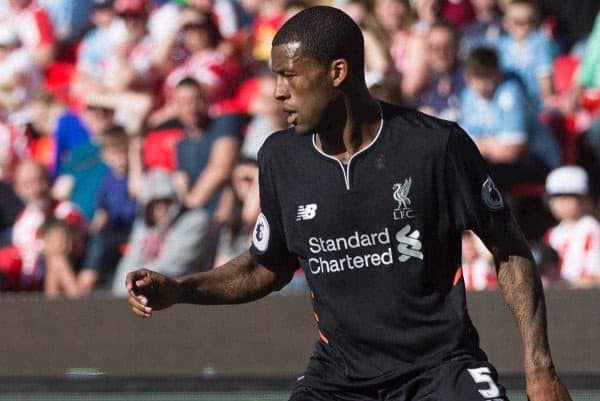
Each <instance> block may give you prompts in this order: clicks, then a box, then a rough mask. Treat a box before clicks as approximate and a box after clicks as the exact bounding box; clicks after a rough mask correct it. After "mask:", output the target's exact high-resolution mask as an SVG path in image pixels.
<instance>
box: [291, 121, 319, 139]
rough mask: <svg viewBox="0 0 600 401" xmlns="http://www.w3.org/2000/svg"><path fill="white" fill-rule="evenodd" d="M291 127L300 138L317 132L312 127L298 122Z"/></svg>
mask: <svg viewBox="0 0 600 401" xmlns="http://www.w3.org/2000/svg"><path fill="white" fill-rule="evenodd" d="M291 127H292V128H293V129H294V132H295V133H296V134H297V135H300V136H305V135H310V134H312V133H313V132H315V129H314V128H313V127H312V126H308V125H306V124H302V123H298V122H296V123H294V124H292V125H291Z"/></svg>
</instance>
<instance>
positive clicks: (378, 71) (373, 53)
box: [344, 0, 392, 87]
mask: <svg viewBox="0 0 600 401" xmlns="http://www.w3.org/2000/svg"><path fill="white" fill-rule="evenodd" d="M344 11H345V12H346V13H347V14H348V15H350V16H351V17H352V19H353V20H354V22H356V24H357V25H358V26H359V27H360V29H361V31H362V33H363V37H364V40H365V79H366V80H367V87H371V86H373V85H375V84H377V83H378V82H381V81H383V80H384V78H385V77H386V75H387V74H388V72H389V70H390V68H391V64H392V61H391V57H390V54H389V51H388V49H386V43H385V34H384V32H383V31H382V30H381V29H380V28H379V27H378V26H377V25H376V21H375V20H374V18H372V17H370V13H371V8H370V7H369V4H368V3H366V2H365V1H363V0H356V1H350V2H348V4H347V5H346V8H345V10H344Z"/></svg>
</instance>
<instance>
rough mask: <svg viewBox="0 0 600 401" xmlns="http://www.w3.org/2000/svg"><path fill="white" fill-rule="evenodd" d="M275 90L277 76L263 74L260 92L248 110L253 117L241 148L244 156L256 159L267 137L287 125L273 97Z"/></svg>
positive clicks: (284, 116) (283, 114) (260, 80)
mask: <svg viewBox="0 0 600 401" xmlns="http://www.w3.org/2000/svg"><path fill="white" fill-rule="evenodd" d="M274 90H275V77H273V75H272V74H270V73H269V74H264V75H262V76H261V77H260V79H259V88H258V93H257V94H256V95H255V96H254V98H253V99H252V100H251V102H250V106H249V110H248V111H249V113H250V114H251V115H252V116H253V117H252V119H251V120H250V122H249V123H248V128H247V129H246V136H245V137H244V142H243V144H242V148H241V154H242V155H243V156H244V157H247V158H250V159H256V158H257V155H258V150H259V149H260V147H261V146H262V144H263V143H264V141H265V140H266V139H267V137H268V136H269V135H271V133H273V132H277V131H279V130H281V129H283V128H285V126H286V125H287V123H286V115H285V113H284V112H283V110H281V107H279V104H278V103H277V100H275V98H273V91H274Z"/></svg>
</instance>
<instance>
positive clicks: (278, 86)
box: [273, 76, 290, 101]
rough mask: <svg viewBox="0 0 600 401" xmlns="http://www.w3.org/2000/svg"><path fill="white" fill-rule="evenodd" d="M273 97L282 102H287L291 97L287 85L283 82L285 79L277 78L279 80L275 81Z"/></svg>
mask: <svg viewBox="0 0 600 401" xmlns="http://www.w3.org/2000/svg"><path fill="white" fill-rule="evenodd" d="M273 97H274V98H275V99H277V100H281V101H283V100H286V99H288V98H289V97H290V92H289V91H288V89H287V87H286V85H285V83H284V82H283V77H281V76H277V80H276V81H275V88H274V89H273Z"/></svg>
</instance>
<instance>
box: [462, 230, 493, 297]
mask: <svg viewBox="0 0 600 401" xmlns="http://www.w3.org/2000/svg"><path fill="white" fill-rule="evenodd" d="M461 261H462V265H461V268H462V269H461V271H462V276H463V279H464V280H465V289H466V290H467V291H483V290H495V289H496V288H497V286H498V279H497V277H496V268H495V267H494V258H493V256H492V254H491V253H490V252H489V251H488V250H487V248H486V247H485V245H484V244H483V243H482V242H481V240H480V239H479V238H478V237H477V236H476V235H475V234H474V233H473V232H472V231H465V232H463V235H462V258H461Z"/></svg>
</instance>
